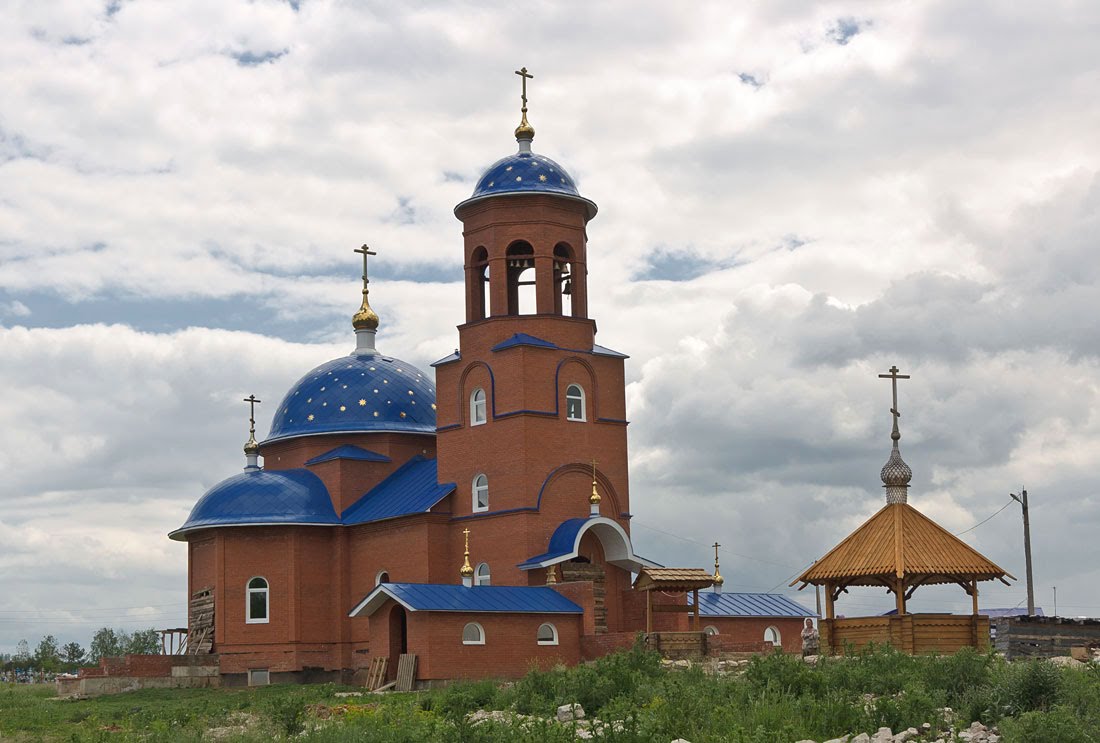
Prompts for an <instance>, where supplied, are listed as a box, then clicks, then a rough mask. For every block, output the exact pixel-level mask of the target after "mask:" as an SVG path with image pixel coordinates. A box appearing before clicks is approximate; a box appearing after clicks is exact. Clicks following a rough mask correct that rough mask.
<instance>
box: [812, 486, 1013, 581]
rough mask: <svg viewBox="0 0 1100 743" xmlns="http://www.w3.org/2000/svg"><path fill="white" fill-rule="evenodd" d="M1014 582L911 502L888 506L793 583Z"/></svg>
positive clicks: (1005, 573) (1008, 574)
mask: <svg viewBox="0 0 1100 743" xmlns="http://www.w3.org/2000/svg"><path fill="white" fill-rule="evenodd" d="M1006 576H1007V577H1009V578H1013V579H1015V576H1013V575H1011V574H1010V573H1008V572H1006V571H1005V570H1004V569H1002V568H1001V567H1000V566H998V565H997V564H996V563H994V562H992V561H991V560H989V559H988V558H986V557H984V556H983V555H982V554H981V553H979V552H978V551H977V550H975V549H974V548H973V547H971V546H970V545H968V544H966V543H965V542H963V541H962V540H961V539H959V538H958V537H956V536H955V535H954V534H952V533H950V532H949V531H947V530H946V529H944V528H943V527H942V526H940V525H939V524H937V523H936V522H934V521H932V519H930V518H928V517H927V516H925V515H924V514H922V513H921V512H920V511H918V510H917V509H915V508H913V507H912V506H910V505H909V504H908V503H889V504H887V505H886V506H884V507H883V508H882V509H881V510H880V511H879V512H878V513H876V514H875V515H874V516H872V517H871V518H869V519H868V520H867V521H866V522H864V524H863V525H862V526H860V527H859V528H858V529H856V530H855V531H854V532H852V533H851V534H850V535H849V536H848V537H847V538H846V539H844V541H842V542H841V543H840V544H838V545H837V546H836V547H833V549H832V550H830V551H829V552H828V554H826V555H825V556H824V557H822V558H821V559H820V560H818V561H817V562H815V563H814V564H813V565H812V566H810V567H809V568H808V569H807V570H806V571H805V572H804V573H802V575H800V576H799V577H798V578H796V579H795V580H794V581H792V582H791V585H792V586H793V585H795V584H796V583H802V586H800V588H804V587H805V586H806V585H808V584H811V583H812V584H815V585H824V584H825V583H832V584H834V585H838V586H878V585H883V584H886V585H888V586H890V585H893V584H894V582H895V581H896V580H898V579H899V578H900V579H903V580H904V582H905V585H906V586H914V585H931V584H935V583H964V582H969V581H972V580H974V579H977V580H980V581H984V580H1001V581H1002V582H1004V583H1006V584H1007V583H1008V581H1006V580H1005V577H1006Z"/></svg>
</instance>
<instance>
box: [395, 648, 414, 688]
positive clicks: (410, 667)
mask: <svg viewBox="0 0 1100 743" xmlns="http://www.w3.org/2000/svg"><path fill="white" fill-rule="evenodd" d="M415 685H416V656H415V655H412V654H411V653H402V654H401V657H400V658H398V660H397V686H396V687H394V688H395V689H396V690H397V691H412V690H413V687H414V686H415Z"/></svg>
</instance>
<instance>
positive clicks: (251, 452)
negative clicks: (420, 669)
mask: <svg viewBox="0 0 1100 743" xmlns="http://www.w3.org/2000/svg"><path fill="white" fill-rule="evenodd" d="M244 401H245V402H246V403H248V441H246V442H244V457H245V467H244V468H245V469H246V470H258V469H260V464H259V456H260V445H259V444H258V443H257V442H256V403H258V402H261V400H259V399H258V398H257V397H256V396H255V395H249V396H248V397H246V398H244Z"/></svg>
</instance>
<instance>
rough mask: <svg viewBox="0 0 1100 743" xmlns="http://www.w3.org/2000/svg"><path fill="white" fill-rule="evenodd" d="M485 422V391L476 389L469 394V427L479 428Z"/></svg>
mask: <svg viewBox="0 0 1100 743" xmlns="http://www.w3.org/2000/svg"><path fill="white" fill-rule="evenodd" d="M486 420H487V418H486V416H485V390H483V389H481V388H480V387H478V388H477V389H476V390H474V391H473V392H472V393H470V425H471V426H480V425H482V424H483V423H485V421H486Z"/></svg>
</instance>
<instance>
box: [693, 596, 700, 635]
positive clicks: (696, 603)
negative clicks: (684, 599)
mask: <svg viewBox="0 0 1100 743" xmlns="http://www.w3.org/2000/svg"><path fill="white" fill-rule="evenodd" d="M691 601H692V604H694V607H695V612H694V617H695V618H694V619H693V620H692V622H691V624H692V627H691V628H692V629H693V630H694V631H695V632H698V631H699V589H698V588H696V589H695V590H694V591H692V592H691Z"/></svg>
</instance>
